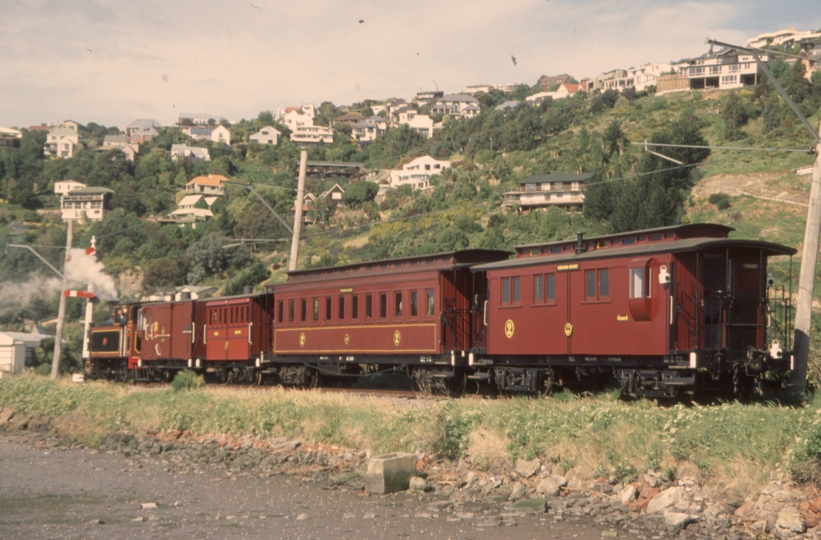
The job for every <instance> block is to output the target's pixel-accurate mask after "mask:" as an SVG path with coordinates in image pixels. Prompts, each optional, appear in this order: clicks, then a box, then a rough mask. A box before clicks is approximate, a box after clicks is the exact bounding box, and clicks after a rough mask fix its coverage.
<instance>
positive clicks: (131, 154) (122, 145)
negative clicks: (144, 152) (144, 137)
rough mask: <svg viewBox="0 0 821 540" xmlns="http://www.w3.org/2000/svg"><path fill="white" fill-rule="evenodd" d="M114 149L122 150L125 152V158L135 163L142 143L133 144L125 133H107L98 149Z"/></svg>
mask: <svg viewBox="0 0 821 540" xmlns="http://www.w3.org/2000/svg"><path fill="white" fill-rule="evenodd" d="M114 149H118V150H120V151H121V152H122V153H123V154H125V159H127V160H128V161H130V162H132V163H133V162H134V159H135V158H136V157H137V154H138V153H139V151H140V145H138V144H132V143H131V142H129V140H128V137H126V136H125V135H106V136H105V137H104V138H103V145H102V146H101V147H100V148H98V149H97V150H99V151H106V150H114Z"/></svg>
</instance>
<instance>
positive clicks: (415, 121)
mask: <svg viewBox="0 0 821 540" xmlns="http://www.w3.org/2000/svg"><path fill="white" fill-rule="evenodd" d="M403 123H404V124H406V125H408V126H409V127H410V128H411V129H413V130H415V131H418V132H419V134H420V135H422V136H423V137H426V138H428V139H430V138H431V137H433V129H434V127H436V126H435V125H434V121H433V118H431V117H430V116H428V115H427V114H416V115H414V116H413V118H410V119H408V120H407V121H406V122H403Z"/></svg>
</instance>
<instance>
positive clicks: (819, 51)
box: [801, 44, 821, 80]
mask: <svg viewBox="0 0 821 540" xmlns="http://www.w3.org/2000/svg"><path fill="white" fill-rule="evenodd" d="M801 62H803V64H804V77H806V78H807V79H809V80H812V74H813V73H814V72H816V71H821V44H819V45H816V46H815V47H813V48H812V49H810V50H809V51H807V56H806V57H805V58H804V59H803V60H801Z"/></svg>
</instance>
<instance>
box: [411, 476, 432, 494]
mask: <svg viewBox="0 0 821 540" xmlns="http://www.w3.org/2000/svg"><path fill="white" fill-rule="evenodd" d="M408 487H409V488H410V490H411V491H421V492H426V491H433V486H432V485H430V484H428V481H427V480H425V479H424V478H421V477H419V476H414V477H412V478H411V479H410V482H409V484H408Z"/></svg>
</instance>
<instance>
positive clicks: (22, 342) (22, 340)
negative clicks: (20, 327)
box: [0, 332, 49, 373]
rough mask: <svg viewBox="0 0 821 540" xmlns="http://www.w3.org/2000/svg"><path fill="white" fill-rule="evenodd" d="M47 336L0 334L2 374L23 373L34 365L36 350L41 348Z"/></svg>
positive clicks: (16, 333)
mask: <svg viewBox="0 0 821 540" xmlns="http://www.w3.org/2000/svg"><path fill="white" fill-rule="evenodd" d="M47 337H49V336H48V335H46V334H37V333H31V334H26V333H22V332H0V372H4V373H22V372H23V369H24V368H25V367H26V365H27V364H28V365H31V364H33V358H34V349H36V348H37V347H39V346H40V342H41V341H43V339H45V338H47Z"/></svg>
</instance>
